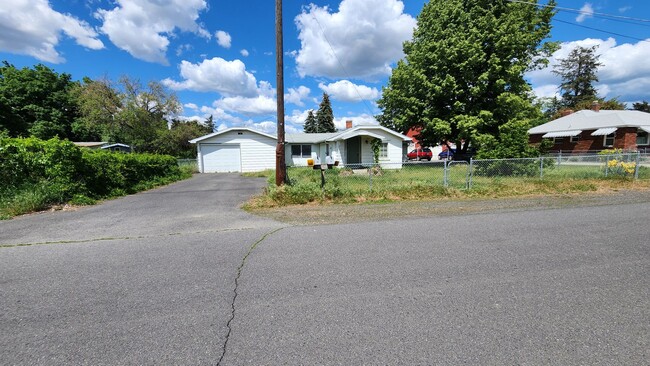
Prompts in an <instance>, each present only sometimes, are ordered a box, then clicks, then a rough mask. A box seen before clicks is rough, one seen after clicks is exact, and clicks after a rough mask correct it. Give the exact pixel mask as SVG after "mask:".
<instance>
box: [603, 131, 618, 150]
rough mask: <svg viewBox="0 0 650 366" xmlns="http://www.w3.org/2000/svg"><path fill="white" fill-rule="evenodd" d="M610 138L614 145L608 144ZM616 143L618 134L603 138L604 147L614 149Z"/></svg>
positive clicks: (613, 133)
mask: <svg viewBox="0 0 650 366" xmlns="http://www.w3.org/2000/svg"><path fill="white" fill-rule="evenodd" d="M608 138H611V139H612V143H611V144H607V139H608ZM615 142H616V132H612V133H610V134H609V135H605V136H603V146H604V147H614V143H615Z"/></svg>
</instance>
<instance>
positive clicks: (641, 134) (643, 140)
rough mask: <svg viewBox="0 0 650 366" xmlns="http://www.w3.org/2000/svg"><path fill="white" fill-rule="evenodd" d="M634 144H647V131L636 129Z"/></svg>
mask: <svg viewBox="0 0 650 366" xmlns="http://www.w3.org/2000/svg"><path fill="white" fill-rule="evenodd" d="M636 144H637V145H648V133H647V132H645V131H643V130H639V131H637V133H636Z"/></svg>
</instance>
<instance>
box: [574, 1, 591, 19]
mask: <svg viewBox="0 0 650 366" xmlns="http://www.w3.org/2000/svg"><path fill="white" fill-rule="evenodd" d="M593 16H594V7H593V5H591V4H590V3H585V5H583V6H582V8H580V15H578V16H577V17H576V22H578V23H582V22H584V21H585V20H586V19H587V18H592V17H593Z"/></svg>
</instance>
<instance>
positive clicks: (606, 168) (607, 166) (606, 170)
mask: <svg viewBox="0 0 650 366" xmlns="http://www.w3.org/2000/svg"><path fill="white" fill-rule="evenodd" d="M608 174H609V155H607V159H605V178H607V175H608Z"/></svg>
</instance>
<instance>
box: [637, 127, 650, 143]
mask: <svg viewBox="0 0 650 366" xmlns="http://www.w3.org/2000/svg"><path fill="white" fill-rule="evenodd" d="M640 133H644V134H645V144H640V143H638V139H639V134H640ZM636 145H637V146H648V145H650V133H648V132H645V131H643V130H637V131H636Z"/></svg>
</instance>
